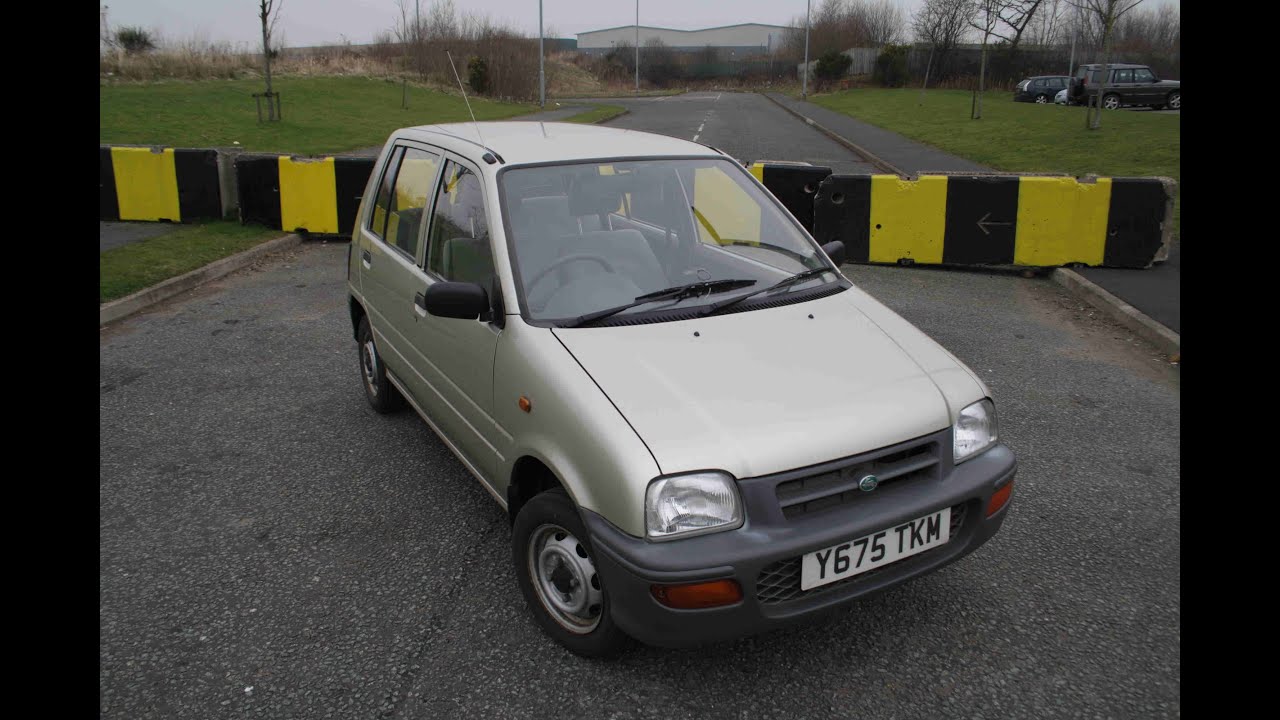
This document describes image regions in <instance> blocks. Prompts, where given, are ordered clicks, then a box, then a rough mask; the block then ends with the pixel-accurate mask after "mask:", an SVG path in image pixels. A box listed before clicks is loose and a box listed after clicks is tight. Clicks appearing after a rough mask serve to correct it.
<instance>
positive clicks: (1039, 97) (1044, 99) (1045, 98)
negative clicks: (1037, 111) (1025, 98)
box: [1036, 95, 1049, 105]
mask: <svg viewBox="0 0 1280 720" xmlns="http://www.w3.org/2000/svg"><path fill="white" fill-rule="evenodd" d="M1047 102H1049V96H1048V95H1037V96H1036V104H1037V105H1044V104H1045V103H1047Z"/></svg>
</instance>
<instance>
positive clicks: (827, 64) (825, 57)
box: [813, 50, 853, 80]
mask: <svg viewBox="0 0 1280 720" xmlns="http://www.w3.org/2000/svg"><path fill="white" fill-rule="evenodd" d="M852 66H853V58H851V57H849V56H848V55H844V54H842V53H838V52H836V51H835V50H828V51H827V52H825V53H823V54H822V57H820V58H818V63H817V65H816V66H814V68H813V74H814V75H815V76H816V77H817V78H818V79H819V80H839V79H840V78H842V77H844V76H845V74H846V73H848V72H849V68H850V67H852Z"/></svg>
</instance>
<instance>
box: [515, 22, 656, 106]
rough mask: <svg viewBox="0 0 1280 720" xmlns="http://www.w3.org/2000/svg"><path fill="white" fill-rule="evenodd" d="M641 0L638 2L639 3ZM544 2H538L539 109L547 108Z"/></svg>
mask: <svg viewBox="0 0 1280 720" xmlns="http://www.w3.org/2000/svg"><path fill="white" fill-rule="evenodd" d="M639 1H640V0H636V2H639ZM543 34H544V33H543V32H542V0H538V107H541V108H545V107H546V106H547V75H546V70H545V69H544V68H543V58H545V57H546V52H544V51H543V48H542V36H543Z"/></svg>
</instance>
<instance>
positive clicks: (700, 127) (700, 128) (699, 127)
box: [698, 123, 706, 132]
mask: <svg viewBox="0 0 1280 720" xmlns="http://www.w3.org/2000/svg"><path fill="white" fill-rule="evenodd" d="M702 125H706V123H702ZM702 125H699V126H698V132H702Z"/></svg>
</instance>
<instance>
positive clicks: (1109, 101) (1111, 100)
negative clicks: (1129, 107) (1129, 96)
mask: <svg viewBox="0 0 1280 720" xmlns="http://www.w3.org/2000/svg"><path fill="white" fill-rule="evenodd" d="M1102 107H1104V108H1106V109H1108V110H1116V109H1118V108H1119V107H1120V96H1119V95H1114V94H1112V95H1107V96H1106V97H1104V98H1102Z"/></svg>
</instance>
